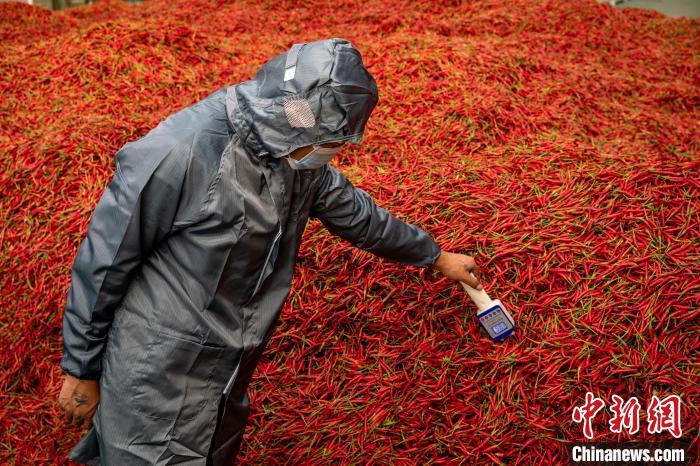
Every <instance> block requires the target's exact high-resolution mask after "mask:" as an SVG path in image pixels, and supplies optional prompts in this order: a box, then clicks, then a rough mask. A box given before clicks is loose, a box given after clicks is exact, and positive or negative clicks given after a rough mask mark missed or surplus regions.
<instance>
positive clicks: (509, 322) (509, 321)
mask: <svg viewBox="0 0 700 466" xmlns="http://www.w3.org/2000/svg"><path fill="white" fill-rule="evenodd" d="M459 283H461V284H462V287H463V288H464V289H465V291H466V292H467V293H468V294H469V297H470V298H471V299H472V301H474V304H476V307H477V308H478V309H479V310H478V311H477V313H476V318H477V319H479V322H481V326H482V327H484V330H486V333H488V334H489V336H490V337H491V339H493V340H494V341H503V340H505V339H506V338H507V337H508V336H509V335H510V334H511V333H513V330H514V329H515V321H514V320H513V318H512V317H511V315H510V314H509V313H508V311H506V308H505V307H503V303H501V301H499V300H498V299H494V300H492V299H491V298H490V297H489V295H488V294H486V290H483V289H482V290H477V289H475V288H472V287H471V286H469V285H467V284H466V283H464V282H459Z"/></svg>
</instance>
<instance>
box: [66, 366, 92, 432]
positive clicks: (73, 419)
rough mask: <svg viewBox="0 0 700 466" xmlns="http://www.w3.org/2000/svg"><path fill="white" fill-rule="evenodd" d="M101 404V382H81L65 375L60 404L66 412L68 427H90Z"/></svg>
mask: <svg viewBox="0 0 700 466" xmlns="http://www.w3.org/2000/svg"><path fill="white" fill-rule="evenodd" d="M99 403H100V381H99V380H81V379H79V378H77V377H74V376H72V375H70V374H66V375H65V378H64V379H63V388H61V394H60V395H58V404H59V405H60V406H61V408H63V411H64V412H65V415H66V416H65V419H66V421H67V422H68V425H75V426H78V425H79V426H82V427H89V426H90V424H91V423H92V416H93V415H94V414H95V411H97V405H98V404H99Z"/></svg>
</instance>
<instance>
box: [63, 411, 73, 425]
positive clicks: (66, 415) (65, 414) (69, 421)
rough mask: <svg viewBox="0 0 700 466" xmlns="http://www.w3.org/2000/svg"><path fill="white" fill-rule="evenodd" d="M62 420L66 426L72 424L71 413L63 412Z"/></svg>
mask: <svg viewBox="0 0 700 466" xmlns="http://www.w3.org/2000/svg"><path fill="white" fill-rule="evenodd" d="M63 419H64V420H65V421H66V424H68V425H71V424H73V412H72V411H70V410H68V409H66V410H65V412H64V416H63Z"/></svg>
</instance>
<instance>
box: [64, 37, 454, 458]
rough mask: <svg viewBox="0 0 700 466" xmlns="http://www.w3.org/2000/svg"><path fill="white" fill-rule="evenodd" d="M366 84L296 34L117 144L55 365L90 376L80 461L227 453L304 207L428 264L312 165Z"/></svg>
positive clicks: (418, 244) (339, 179) (422, 253)
mask: <svg viewBox="0 0 700 466" xmlns="http://www.w3.org/2000/svg"><path fill="white" fill-rule="evenodd" d="M377 101H378V93H377V85H376V82H375V80H374V78H373V77H372V76H371V75H370V74H369V72H368V71H367V70H366V68H365V67H364V65H363V63H362V58H361V55H360V53H359V52H358V50H357V49H356V48H355V47H354V46H353V45H352V44H351V43H350V42H348V41H346V40H343V39H339V38H333V39H328V40H320V41H315V42H309V43H302V44H294V46H293V47H292V48H291V49H289V50H288V51H286V52H284V53H281V54H279V55H277V56H276V57H274V58H272V59H271V60H269V61H268V62H267V63H265V64H264V65H263V67H262V68H261V69H260V71H259V72H258V73H257V74H256V75H255V77H254V78H253V79H252V80H249V81H245V82H242V83H239V84H236V85H232V86H229V87H226V88H222V89H220V90H218V91H216V92H214V93H212V94H210V95H209V96H207V97H205V98H204V99H203V100H201V101H199V102H197V103H195V104H193V105H191V106H190V107H187V108H185V109H183V110H181V111H179V112H177V113H174V114H172V115H170V116H169V117H168V118H167V119H166V120H164V121H163V122H161V123H160V124H159V125H158V126H157V127H156V128H155V129H153V130H151V131H150V132H149V133H148V134H147V135H145V136H144V137H142V138H141V139H139V140H136V141H133V142H129V143H127V144H125V145H124V146H123V147H122V148H121V149H120V150H119V151H118V152H117V153H116V155H115V162H116V173H115V175H114V177H113V178H112V180H111V181H110V183H109V185H108V186H107V188H106V189H105V191H104V193H103V195H102V197H101V198H100V200H99V202H98V204H97V206H96V207H95V210H94V211H93V213H92V216H91V219H90V223H89V225H88V229H87V234H86V237H85V239H84V240H83V242H82V244H81V246H80V248H79V250H78V252H77V255H76V257H75V262H74V263H73V266H72V268H71V286H70V289H69V291H68V295H67V299H66V305H65V311H64V315H63V358H62V359H61V367H62V368H63V369H64V370H65V371H66V372H67V373H70V374H72V375H74V376H76V377H78V378H82V379H99V384H100V404H99V406H98V409H97V412H96V414H95V416H94V417H93V419H92V426H91V427H90V429H89V430H88V431H87V433H86V434H85V435H84V436H83V437H82V438H81V439H80V441H79V442H78V443H77V444H76V445H75V446H74V447H73V449H72V450H71V451H70V453H69V458H71V459H73V460H76V461H78V462H81V463H85V464H108V465H146V464H157V465H165V464H188V465H207V464H211V465H223V464H232V463H233V461H234V459H235V457H236V455H237V453H238V449H239V447H240V444H241V440H242V436H243V432H244V429H245V426H246V423H247V420H248V412H249V403H248V397H247V394H246V390H247V387H248V384H249V382H250V380H251V377H252V374H253V371H254V369H255V367H256V365H257V363H258V361H259V359H260V357H261V355H262V352H263V350H264V348H265V345H266V343H267V341H268V340H269V338H270V336H271V334H272V332H273V329H274V327H275V325H276V323H277V320H278V318H279V315H280V309H281V308H282V305H283V303H284V301H285V299H286V297H287V295H288V293H289V290H290V286H291V279H292V271H293V267H294V263H295V260H296V256H297V252H298V250H299V244H300V240H301V237H302V233H303V231H304V228H305V226H306V224H307V221H308V219H309V218H310V217H315V218H318V219H319V220H320V221H321V222H322V223H323V225H324V226H325V227H326V228H327V229H328V230H329V231H330V232H331V233H332V234H334V235H337V236H339V237H340V238H343V239H344V240H347V241H349V242H350V243H352V244H353V245H354V246H356V247H358V248H362V249H364V250H367V251H369V252H371V253H373V254H375V255H377V256H380V257H383V258H386V259H388V260H392V261H395V262H399V263H403V264H410V265H414V266H417V267H427V266H430V265H431V264H432V263H433V262H434V261H435V260H436V259H437V256H438V255H439V253H440V248H439V246H438V244H437V243H436V242H435V241H434V239H433V238H432V237H431V236H430V235H428V234H427V233H426V232H425V231H423V230H421V229H420V228H418V227H417V226H415V225H412V224H410V223H405V222H403V221H401V220H399V219H398V218H396V217H394V216H393V215H391V214H390V213H389V212H388V211H387V210H385V209H383V208H381V207H379V206H377V205H376V204H375V203H374V201H373V200H372V198H371V197H370V196H369V194H367V193H366V192H365V191H363V190H362V189H359V188H356V187H354V186H353V185H352V183H351V182H350V181H348V179H347V178H346V177H345V176H344V175H343V174H341V173H340V172H339V171H338V170H336V169H335V168H333V167H332V166H330V165H329V164H325V165H324V166H323V167H321V168H317V169H312V170H294V169H292V168H290V167H289V165H288V164H287V163H286V162H285V161H283V160H282V159H281V158H280V157H282V156H285V155H288V154H290V153H291V152H292V151H294V150H295V149H297V148H299V147H302V146H308V145H311V144H314V143H325V142H330V141H343V140H347V141H349V142H351V143H354V144H359V143H360V141H361V139H362V135H363V131H364V128H365V124H366V122H367V120H368V118H369V116H370V114H371V113H372V110H373V109H374V106H375V105H376V103H377Z"/></svg>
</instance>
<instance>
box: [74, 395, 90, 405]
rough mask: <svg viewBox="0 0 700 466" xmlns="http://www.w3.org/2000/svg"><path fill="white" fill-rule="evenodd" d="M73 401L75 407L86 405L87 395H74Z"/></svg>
mask: <svg viewBox="0 0 700 466" xmlns="http://www.w3.org/2000/svg"><path fill="white" fill-rule="evenodd" d="M73 399H74V400H75V405H76V406H82V405H86V404H87V402H88V397H87V395H84V394H82V393H78V394H77V395H75V397H74V398H73Z"/></svg>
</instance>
